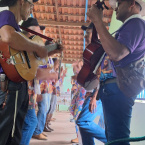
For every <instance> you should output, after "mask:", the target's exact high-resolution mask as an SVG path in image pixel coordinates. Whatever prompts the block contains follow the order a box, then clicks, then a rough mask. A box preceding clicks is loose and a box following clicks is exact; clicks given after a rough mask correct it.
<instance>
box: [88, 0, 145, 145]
mask: <svg viewBox="0 0 145 145" xmlns="http://www.w3.org/2000/svg"><path fill="white" fill-rule="evenodd" d="M110 5H111V6H112V7H114V8H115V11H116V18H117V20H120V21H122V22H123V23H124V24H123V25H122V27H121V28H120V29H119V30H118V31H117V33H116V36H115V38H114V37H112V35H110V33H109V32H108V31H107V29H106V27H105V26H104V24H103V21H102V10H99V9H98V8H97V7H96V5H93V6H92V7H91V8H90V10H89V11H88V13H87V15H88V17H89V18H90V19H91V21H92V22H93V23H94V25H95V28H96V30H97V32H98V34H99V37H100V41H101V43H102V46H103V48H104V50H105V52H106V54H107V55H108V57H109V59H110V60H113V61H114V62H117V66H115V67H116V68H117V67H121V68H123V67H125V66H127V65H129V64H130V63H133V62H135V61H137V60H139V59H140V58H143V56H144V54H145V47H144V46H145V29H144V28H145V21H144V20H143V19H142V18H141V15H142V16H143V15H145V2H144V1H143V0H110ZM106 62H107V61H106ZM106 62H105V63H104V64H105V65H106ZM115 64H116V63H115ZM108 66H109V65H108ZM106 70H107V69H104V70H103V71H104V72H105V75H104V76H107V77H108V75H106ZM110 72H111V71H110ZM101 79H102V78H100V80H101ZM99 94H100V98H101V101H102V104H103V111H104V119H105V132H106V137H107V140H108V141H113V140H117V139H122V138H129V136H130V121H131V114H132V106H133V105H134V100H135V98H136V97H135V96H132V97H127V96H125V95H124V93H123V92H122V91H121V90H120V89H119V88H118V86H117V83H116V79H115V78H107V79H105V80H103V79H102V82H101V87H100V90H99ZM112 145H129V142H120V143H119V142H118V143H114V144H112Z"/></svg>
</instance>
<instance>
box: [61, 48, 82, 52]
mask: <svg viewBox="0 0 145 145" xmlns="http://www.w3.org/2000/svg"><path fill="white" fill-rule="evenodd" d="M63 50H64V51H73V52H83V50H78V49H66V48H65V49H63Z"/></svg>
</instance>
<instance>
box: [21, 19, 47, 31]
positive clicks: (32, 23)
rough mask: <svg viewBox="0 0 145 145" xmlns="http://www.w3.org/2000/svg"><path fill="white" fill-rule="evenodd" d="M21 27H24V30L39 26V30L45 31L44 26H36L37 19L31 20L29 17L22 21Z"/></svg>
mask: <svg viewBox="0 0 145 145" xmlns="http://www.w3.org/2000/svg"><path fill="white" fill-rule="evenodd" d="M21 26H22V27H24V28H28V27H30V26H39V27H40V30H44V29H45V26H40V25H39V24H38V21H37V19H35V18H32V17H29V18H28V19H27V20H26V21H23V23H22V24H21Z"/></svg>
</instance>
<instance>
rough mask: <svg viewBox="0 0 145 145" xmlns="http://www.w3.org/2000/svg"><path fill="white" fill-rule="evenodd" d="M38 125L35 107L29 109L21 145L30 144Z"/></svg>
mask: <svg viewBox="0 0 145 145" xmlns="http://www.w3.org/2000/svg"><path fill="white" fill-rule="evenodd" d="M36 125H37V117H36V113H35V109H29V110H28V111H27V114H26V117H25V120H24V124H23V128H22V139H21V143H20V145H29V143H30V139H31V138H32V135H33V133H34V130H35V128H36Z"/></svg>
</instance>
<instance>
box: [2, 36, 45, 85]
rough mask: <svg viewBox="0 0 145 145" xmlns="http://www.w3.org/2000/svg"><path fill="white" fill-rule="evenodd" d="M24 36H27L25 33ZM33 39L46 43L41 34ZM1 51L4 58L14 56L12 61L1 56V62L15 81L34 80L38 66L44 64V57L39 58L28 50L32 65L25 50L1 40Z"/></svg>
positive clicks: (9, 76)
mask: <svg viewBox="0 0 145 145" xmlns="http://www.w3.org/2000/svg"><path fill="white" fill-rule="evenodd" d="M21 35H23V34H21ZM23 36H24V37H26V36H25V35H23ZM26 38H27V37H26ZM27 39H28V38H27ZM32 41H33V42H36V43H39V44H41V45H44V43H43V41H42V39H40V37H39V36H35V37H34V38H33V39H32ZM0 52H2V54H3V56H4V58H6V59H9V58H10V57H11V58H12V59H11V60H10V61H11V63H7V62H6V61H5V60H4V59H2V58H0V64H1V66H2V68H3V71H4V72H5V74H6V76H7V77H8V78H9V79H10V80H11V81H13V82H23V81H25V80H26V81H29V80H33V79H34V78H35V76H36V73H37V69H38V66H39V65H42V64H43V62H42V59H40V58H38V57H37V56H36V55H35V54H34V53H33V52H29V53H28V52H26V53H27V56H28V59H29V60H30V61H29V64H30V65H28V63H27V60H26V56H25V54H24V51H17V50H15V49H13V48H11V47H9V46H8V45H7V44H4V43H3V42H0ZM46 60H48V58H46Z"/></svg>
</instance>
